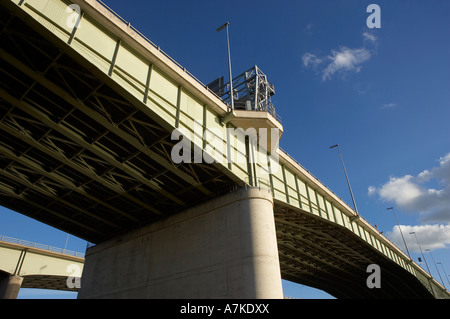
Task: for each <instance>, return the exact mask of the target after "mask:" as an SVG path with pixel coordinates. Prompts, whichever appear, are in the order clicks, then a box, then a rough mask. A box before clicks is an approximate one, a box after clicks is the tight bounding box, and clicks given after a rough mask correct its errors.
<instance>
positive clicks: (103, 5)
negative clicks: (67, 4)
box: [96, 0, 225, 104]
mask: <svg viewBox="0 0 450 319" xmlns="http://www.w3.org/2000/svg"><path fill="white" fill-rule="evenodd" d="M96 1H97V3H99V4H100V5H101V6H102V7H104V8H105V9H106V10H108V11H109V12H110V13H111V14H113V15H114V16H115V17H116V18H118V19H119V20H120V21H122V22H123V23H124V24H126V25H127V27H128V28H130V29H131V30H133V32H135V33H136V34H138V35H139V36H140V37H141V38H142V39H143V40H145V41H146V42H148V43H149V44H150V45H152V46H153V47H154V48H155V49H157V50H158V51H159V52H160V53H161V54H163V55H164V56H165V57H166V58H168V59H169V60H170V61H171V62H173V63H174V64H175V65H176V66H178V67H179V68H180V69H182V70H183V71H184V72H185V73H186V74H187V75H189V76H190V77H191V78H192V79H193V80H195V81H196V82H197V83H199V84H200V85H202V86H203V87H204V88H205V89H206V90H208V91H209V92H210V93H212V94H214V95H215V96H216V97H217V98H218V99H220V100H222V99H221V98H220V97H219V96H218V95H217V94H216V93H215V92H214V91H213V90H211V89H210V88H209V87H208V86H206V85H205V84H204V83H203V82H202V81H200V80H199V79H197V78H196V77H195V76H194V75H193V74H192V73H191V72H189V71H188V70H187V69H186V68H185V67H184V66H182V65H181V64H180V63H178V62H177V61H176V60H175V59H173V58H172V57H171V56H170V55H169V54H167V53H166V52H164V51H163V50H161V47H160V46H158V45H156V44H155V43H153V42H152V41H151V40H150V39H149V38H147V37H146V36H145V35H143V34H142V33H141V32H140V31H139V30H138V29H136V28H135V27H133V26H132V25H131V23H130V22H128V21H126V20H125V19H124V18H122V17H121V16H120V15H119V14H118V13H117V12H115V11H114V10H113V9H111V8H110V7H108V6H107V5H106V4H105V3H104V2H103V1H101V0H96ZM222 102H223V101H222ZM224 104H225V103H224Z"/></svg>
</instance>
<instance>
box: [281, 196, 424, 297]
mask: <svg viewBox="0 0 450 319" xmlns="http://www.w3.org/2000/svg"><path fill="white" fill-rule="evenodd" d="M275 224H276V228H277V241H278V250H279V256H280V265H281V275H282V277H283V278H284V279H286V280H289V281H292V282H296V283H299V284H304V285H307V286H311V287H315V288H318V289H321V290H324V291H326V292H328V293H330V294H331V295H333V296H335V297H337V298H430V297H432V296H431V294H430V293H429V291H428V290H427V289H425V287H424V286H423V285H422V284H421V283H420V282H419V280H417V278H416V277H414V276H413V275H411V274H410V273H408V272H404V271H402V269H401V268H400V267H399V266H398V265H397V264H396V263H394V262H392V261H391V260H389V259H386V258H385V256H383V255H382V254H380V253H379V251H377V250H376V249H374V248H372V247H370V246H368V245H367V243H365V242H364V241H363V240H361V239H359V238H358V239H355V236H354V235H353V234H352V233H351V232H350V231H348V229H346V228H345V227H342V226H340V225H337V224H334V223H330V222H329V221H326V220H324V219H323V218H320V217H317V216H314V215H311V214H310V213H308V212H305V211H302V210H301V209H293V208H292V207H289V206H287V205H284V204H283V203H281V202H276V203H275ZM370 264H377V265H379V266H380V269H381V283H382V287H381V289H375V288H373V289H370V288H368V286H367V285H366V280H367V278H368V277H369V275H370V274H371V273H368V272H366V270H367V266H368V265H370Z"/></svg>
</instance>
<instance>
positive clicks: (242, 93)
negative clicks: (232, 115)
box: [207, 65, 281, 122]
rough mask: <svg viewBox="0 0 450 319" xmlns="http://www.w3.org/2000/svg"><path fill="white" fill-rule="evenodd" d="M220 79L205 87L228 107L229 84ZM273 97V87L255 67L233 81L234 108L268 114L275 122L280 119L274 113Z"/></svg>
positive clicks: (229, 96)
mask: <svg viewBox="0 0 450 319" xmlns="http://www.w3.org/2000/svg"><path fill="white" fill-rule="evenodd" d="M223 82H224V80H223V77H220V78H218V79H216V80H214V81H213V82H211V83H210V84H208V85H207V87H208V88H210V89H211V90H212V91H213V92H214V93H216V94H217V95H218V96H219V97H220V98H222V100H223V101H224V102H225V103H226V104H227V105H230V101H231V92H230V83H229V82H227V83H223ZM273 95H275V87H274V85H273V84H272V83H270V82H269V80H268V79H267V75H265V74H264V73H263V72H262V71H261V69H260V68H259V67H258V66H257V65H255V66H253V67H251V68H250V69H248V70H246V71H245V72H243V73H241V74H240V75H238V76H236V77H235V78H234V79H233V98H234V108H235V109H237V110H245V111H262V112H268V113H269V114H271V115H272V116H273V117H274V118H276V119H277V121H279V122H281V117H280V116H279V115H278V114H277V113H276V110H275V106H274V105H273V104H272V101H271V97H272V96H273Z"/></svg>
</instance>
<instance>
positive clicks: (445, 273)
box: [436, 261, 450, 284]
mask: <svg viewBox="0 0 450 319" xmlns="http://www.w3.org/2000/svg"><path fill="white" fill-rule="evenodd" d="M436 264H438V265H441V267H442V270H443V271H444V275H445V278H447V282H448V283H449V284H450V280H448V276H447V272H446V271H445V268H444V265H443V264H442V263H441V262H440V261H438V262H437V263H436Z"/></svg>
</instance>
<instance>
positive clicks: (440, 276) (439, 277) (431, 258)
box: [425, 249, 445, 287]
mask: <svg viewBox="0 0 450 319" xmlns="http://www.w3.org/2000/svg"><path fill="white" fill-rule="evenodd" d="M425 251H428V252H429V253H430V255H431V259H433V263H434V266H435V267H436V270H437V273H438V275H439V278H440V279H441V282H442V285H443V286H444V287H445V284H444V281H443V280H442V277H441V273H440V272H439V269H438V267H437V265H436V261H435V260H434V257H433V254H432V253H431V250H430V249H425Z"/></svg>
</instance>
